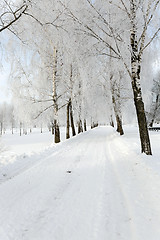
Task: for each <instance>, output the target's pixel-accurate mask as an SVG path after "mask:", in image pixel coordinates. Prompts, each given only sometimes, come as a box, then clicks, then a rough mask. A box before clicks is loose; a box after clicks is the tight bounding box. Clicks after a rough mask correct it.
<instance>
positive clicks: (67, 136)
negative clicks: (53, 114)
mask: <svg viewBox="0 0 160 240" xmlns="http://www.w3.org/2000/svg"><path fill="white" fill-rule="evenodd" d="M69 110H70V101H69V102H68V104H67V126H66V139H69V138H70V132H69V130H70V124H69Z"/></svg>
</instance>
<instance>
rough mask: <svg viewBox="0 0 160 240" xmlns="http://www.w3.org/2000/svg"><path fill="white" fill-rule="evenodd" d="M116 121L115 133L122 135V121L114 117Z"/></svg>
mask: <svg viewBox="0 0 160 240" xmlns="http://www.w3.org/2000/svg"><path fill="white" fill-rule="evenodd" d="M116 121H117V132H119V133H120V135H123V134H124V132H123V128H122V120H121V118H120V117H119V116H118V115H116Z"/></svg>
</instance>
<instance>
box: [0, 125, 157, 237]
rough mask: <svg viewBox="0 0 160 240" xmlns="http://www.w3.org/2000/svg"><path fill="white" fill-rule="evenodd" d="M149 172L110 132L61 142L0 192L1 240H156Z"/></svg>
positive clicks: (123, 141) (154, 184) (154, 197)
mask: <svg viewBox="0 0 160 240" xmlns="http://www.w3.org/2000/svg"><path fill="white" fill-rule="evenodd" d="M67 171H71V172H70V173H69V172H67ZM152 171H153V170H152V169H151V168H149V167H148V166H147V165H145V164H144V163H143V164H141V155H137V154H136V153H135V152H132V151H131V149H130V147H129V145H128V144H127V142H126V139H125V138H120V137H119V136H118V135H117V134H115V133H114V132H113V130H112V129H111V128H109V127H108V128H107V127H106V128H105V127H102V128H97V129H94V130H92V131H89V132H87V133H85V134H82V135H80V136H78V137H76V138H73V139H71V140H68V141H66V142H65V143H64V144H62V145H61V146H60V147H59V149H58V150H57V152H56V151H55V152H54V153H53V154H50V155H48V156H45V157H44V158H43V159H41V160H40V161H39V163H37V164H36V165H34V166H32V167H31V168H29V169H26V170H25V171H24V170H23V172H22V173H21V174H19V175H18V176H16V177H14V178H13V179H11V180H8V181H6V182H4V183H2V184H1V185H0V240H107V239H108V240H118V239H121V240H159V239H160V228H159V223H160V176H159V175H158V174H155V173H152Z"/></svg>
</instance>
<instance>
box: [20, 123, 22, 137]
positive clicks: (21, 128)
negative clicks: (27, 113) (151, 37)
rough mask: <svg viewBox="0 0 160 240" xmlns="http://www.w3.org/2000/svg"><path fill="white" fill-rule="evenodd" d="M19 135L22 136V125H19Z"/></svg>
mask: <svg viewBox="0 0 160 240" xmlns="http://www.w3.org/2000/svg"><path fill="white" fill-rule="evenodd" d="M19 135H20V136H22V123H21V122H20V124H19Z"/></svg>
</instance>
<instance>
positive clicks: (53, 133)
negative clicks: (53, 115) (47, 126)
mask: <svg viewBox="0 0 160 240" xmlns="http://www.w3.org/2000/svg"><path fill="white" fill-rule="evenodd" d="M51 129H52V135H54V123H52V128H51Z"/></svg>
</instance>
